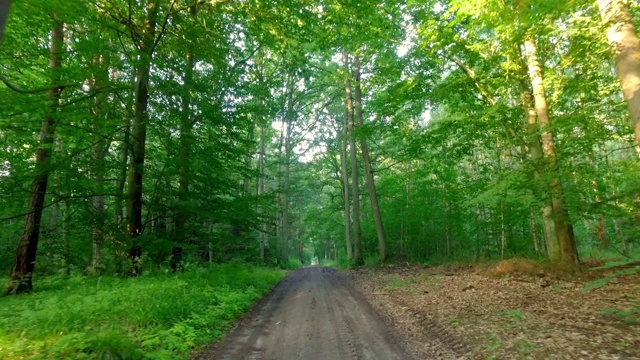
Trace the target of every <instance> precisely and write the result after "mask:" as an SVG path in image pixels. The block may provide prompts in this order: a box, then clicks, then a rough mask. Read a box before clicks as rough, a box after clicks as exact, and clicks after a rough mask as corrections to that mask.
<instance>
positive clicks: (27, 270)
mask: <svg viewBox="0 0 640 360" xmlns="http://www.w3.org/2000/svg"><path fill="white" fill-rule="evenodd" d="M63 46H64V25H63V24H62V23H57V24H56V25H55V26H54V28H53V31H52V32H51V46H50V60H49V68H50V69H51V73H52V77H51V84H52V88H51V89H50V90H49V92H48V93H47V101H48V105H47V106H48V111H47V115H46V116H45V118H44V120H43V121H42V127H41V130H40V146H39V147H38V151H37V154H36V166H35V178H34V179H33V182H32V183H31V195H30V198H29V205H28V207H27V216H26V217H25V220H24V229H23V231H22V236H21V237H20V242H19V243H18V250H17V252H16V261H15V264H14V265H13V269H12V270H11V275H10V279H9V283H8V284H7V294H19V293H25V292H29V291H31V289H32V287H33V283H32V276H33V270H34V268H35V262H36V253H37V251H38V241H39V240H40V222H41V220H42V210H43V207H44V200H45V195H46V193H47V183H48V181H49V175H50V174H51V171H52V169H51V164H50V162H51V161H50V160H51V159H50V158H51V147H52V146H53V143H54V134H55V125H56V113H57V111H58V106H59V102H60V95H61V93H62V88H60V87H56V85H58V84H59V83H60V68H61V67H62V51H63Z"/></svg>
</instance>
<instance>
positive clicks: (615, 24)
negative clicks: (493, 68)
mask: <svg viewBox="0 0 640 360" xmlns="http://www.w3.org/2000/svg"><path fill="white" fill-rule="evenodd" d="M598 6H599V7H600V15H601V17H602V21H603V23H604V24H605V25H606V26H608V27H609V29H608V31H607V37H608V39H609V44H610V45H611V47H612V50H613V58H614V60H615V62H616V69H617V72H618V78H619V79H620V85H621V86H622V93H623V96H624V100H625V101H626V102H627V106H628V110H629V117H630V120H631V126H632V128H633V132H634V134H635V137H636V145H637V146H639V147H640V40H638V36H637V35H636V32H635V29H634V27H633V23H632V21H631V14H630V13H629V9H628V8H627V5H626V4H625V2H624V1H623V0H598Z"/></svg>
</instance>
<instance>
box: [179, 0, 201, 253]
mask: <svg viewBox="0 0 640 360" xmlns="http://www.w3.org/2000/svg"><path fill="white" fill-rule="evenodd" d="M189 15H190V17H191V20H193V21H195V19H196V16H197V8H196V5H191V6H190V7H189ZM193 49H194V45H193V42H190V43H189V44H188V45H187V55H186V65H185V70H184V78H183V83H184V89H183V94H182V99H181V100H182V103H181V107H182V113H181V116H180V150H179V158H180V161H179V162H178V167H179V171H180V174H179V179H178V183H179V185H178V211H177V213H176V228H175V233H176V240H178V242H183V241H184V240H185V233H186V230H187V229H186V224H187V220H188V213H189V210H188V209H187V207H188V206H187V203H188V201H189V179H190V178H191V168H190V160H191V144H192V143H193V119H192V117H191V91H192V89H193V68H194V66H195V58H194V54H193V52H194V50H193Z"/></svg>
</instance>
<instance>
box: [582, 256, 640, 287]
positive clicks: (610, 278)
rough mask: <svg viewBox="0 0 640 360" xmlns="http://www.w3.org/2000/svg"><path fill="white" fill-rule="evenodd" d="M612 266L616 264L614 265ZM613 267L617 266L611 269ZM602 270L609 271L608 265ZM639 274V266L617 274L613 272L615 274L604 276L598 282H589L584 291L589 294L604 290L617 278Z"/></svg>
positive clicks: (619, 271)
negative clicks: (596, 290)
mask: <svg viewBox="0 0 640 360" xmlns="http://www.w3.org/2000/svg"><path fill="white" fill-rule="evenodd" d="M612 264H614V263H612ZM613 266H616V265H611V266H610V267H613ZM602 268H605V269H607V268H609V267H607V265H604V266H603V267H602ZM638 272H640V265H638V266H632V267H628V268H626V269H622V270H618V271H615V272H613V273H611V274H608V275H606V276H604V277H601V278H599V279H596V280H592V281H589V282H587V283H586V284H585V285H584V291H585V292H589V291H591V290H593V289H599V288H602V287H604V286H606V285H607V283H609V282H610V281H614V280H616V279H617V278H619V277H620V276H625V275H635V274H637V273H638Z"/></svg>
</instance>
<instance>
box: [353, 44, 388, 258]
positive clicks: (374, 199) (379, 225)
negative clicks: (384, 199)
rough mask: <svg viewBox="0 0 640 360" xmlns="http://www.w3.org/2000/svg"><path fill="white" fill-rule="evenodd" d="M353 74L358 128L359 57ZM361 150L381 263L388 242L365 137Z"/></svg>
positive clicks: (360, 103) (354, 58) (355, 61)
mask: <svg viewBox="0 0 640 360" xmlns="http://www.w3.org/2000/svg"><path fill="white" fill-rule="evenodd" d="M353 72H354V79H355V95H356V98H355V114H356V119H357V122H358V127H360V128H362V127H363V126H364V121H363V118H362V85H361V81H360V58H359V56H358V55H355V56H354V57H353ZM360 150H361V152H362V161H363V162H364V171H365V175H366V177H365V180H366V183H367V190H368V192H369V199H370V201H371V211H372V212H373V220H374V222H375V224H376V234H377V235H378V254H379V256H380V261H381V262H384V261H385V260H386V259H387V240H386V237H385V234H384V224H383V222H382V215H381V214H380V206H379V205H378V194H377V192H376V184H375V181H374V179H373V169H372V167H371V159H370V158H369V147H368V146H367V139H366V138H365V137H364V136H361V137H360Z"/></svg>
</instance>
